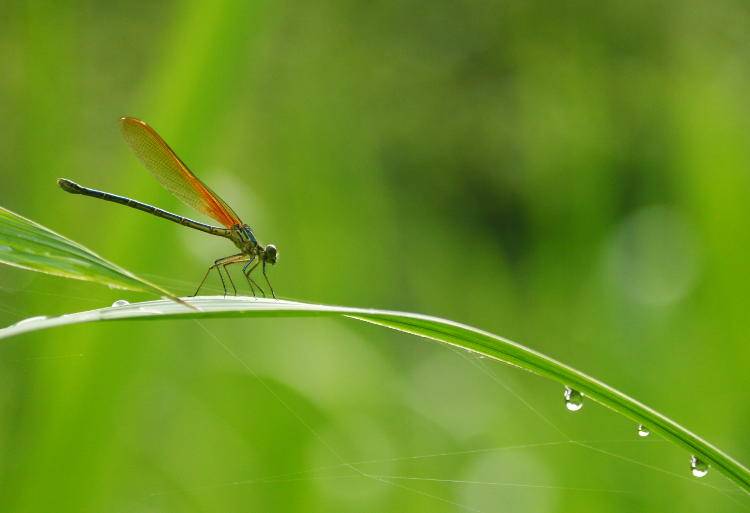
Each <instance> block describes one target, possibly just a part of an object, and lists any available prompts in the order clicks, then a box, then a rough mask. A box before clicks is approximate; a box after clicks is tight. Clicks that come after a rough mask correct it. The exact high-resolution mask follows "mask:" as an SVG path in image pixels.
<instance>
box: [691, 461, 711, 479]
mask: <svg viewBox="0 0 750 513" xmlns="http://www.w3.org/2000/svg"><path fill="white" fill-rule="evenodd" d="M690 472H692V473H693V475H694V476H695V477H703V476H705V475H706V474H708V463H706V462H704V461H702V460H701V459H700V458H698V456H690Z"/></svg>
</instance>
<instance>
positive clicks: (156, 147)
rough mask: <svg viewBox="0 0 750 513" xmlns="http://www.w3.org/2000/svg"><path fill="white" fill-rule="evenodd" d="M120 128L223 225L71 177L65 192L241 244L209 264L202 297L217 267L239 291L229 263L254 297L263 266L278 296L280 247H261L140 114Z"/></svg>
mask: <svg viewBox="0 0 750 513" xmlns="http://www.w3.org/2000/svg"><path fill="white" fill-rule="evenodd" d="M120 128H121V129H122V133H123V136H124V137H125V140H126V141H127V143H128V144H129V145H130V147H131V148H132V150H133V152H134V153H135V155H136V156H137V157H138V158H139V159H140V161H141V162H142V163H143V165H144V166H146V168H147V169H148V170H149V171H151V174H153V175H154V178H156V180H157V181H158V182H159V183H160V184H161V185H162V186H164V188H166V189H167V190H168V191H169V192H171V193H172V194H173V195H174V196H176V197H177V198H178V199H179V200H180V201H182V202H183V203H184V204H185V205H188V206H189V207H192V208H194V209H195V210H197V211H198V212H202V213H204V214H206V215H207V216H209V217H210V218H212V219H214V220H215V221H217V222H219V223H221V224H222V225H223V226H224V227H223V228H220V227H218V226H211V225H209V224H204V223H200V222H198V221H193V220H192V219H188V218H187V217H183V216H178V215H177V214H173V213H171V212H167V211H166V210H162V209H160V208H157V207H154V206H151V205H147V204H146V203H141V202H140V201H136V200H134V199H130V198H125V197H123V196H117V195H116V194H110V193H109V192H103V191H97V190H95V189H89V188H87V187H83V186H81V185H78V184H77V183H75V182H73V181H71V180H68V179H66V178H58V179H57V184H58V185H59V186H60V187H61V188H62V189H63V190H64V191H66V192H69V193H71V194H83V195H84V196H91V197H92V198H99V199H103V200H106V201H112V202H114V203H119V204H121V205H125V206H128V207H131V208H135V209H138V210H142V211H143V212H148V213H149V214H153V215H155V216H158V217H161V218H162V219H168V220H170V221H172V222H174V223H178V224H181V225H183V226H187V227H189V228H193V229H195V230H200V231H202V232H206V233H210V234H211V235H218V236H220V237H226V238H227V239H229V240H231V241H232V242H233V243H234V244H235V246H237V248H239V250H240V252H239V253H237V254H235V255H230V256H227V257H224V258H219V259H217V260H215V261H214V263H213V265H211V266H209V268H208V270H207V271H206V274H205V276H203V279H202V280H201V282H200V285H198V289H197V290H196V291H195V294H193V295H194V296H197V295H198V292H200V289H201V287H203V284H204V283H205V282H206V278H208V275H209V274H210V273H211V270H212V269H216V272H217V273H219V277H220V278H221V284H222V286H223V287H224V295H226V292H227V288H226V283H225V282H224V276H223V275H222V273H221V270H222V269H223V270H224V272H225V273H226V275H227V279H228V280H229V283H230V284H231V286H232V290H233V291H234V293H235V294H237V289H236V287H235V286H234V282H233V281H232V277H231V275H230V274H229V271H228V270H227V266H229V265H237V264H243V265H242V274H243V275H244V276H245V278H246V279H247V283H248V285H249V286H250V290H251V292H252V293H253V295H255V288H256V287H257V289H258V290H259V291H260V293H261V294H263V296H265V295H266V294H265V292H264V291H263V288H262V287H261V286H260V285H258V283H257V282H256V281H255V280H254V279H253V277H252V273H253V271H254V270H255V269H256V268H257V267H258V266H259V265H260V266H261V270H262V272H263V277H264V278H265V280H266V283H267V284H268V288H269V290H270V291H271V296H273V298H274V299H275V298H276V294H275V293H274V290H273V287H272V286H271V281H270V280H269V279H268V274H266V265H267V264H270V265H273V264H275V263H276V261H277V260H278V257H279V253H278V251H277V249H276V246H274V245H273V244H268V245H266V246H262V245H261V244H260V243H259V242H258V239H256V238H255V235H254V234H253V230H252V229H251V228H250V227H249V226H248V225H246V224H245V223H243V222H242V221H241V220H240V218H239V216H237V214H235V212H234V210H232V209H231V208H230V207H229V205H227V204H226V203H225V202H224V200H222V199H221V198H220V197H219V196H218V195H217V194H216V193H215V192H213V191H212V190H211V189H210V188H209V187H208V186H207V185H206V184H204V183H203V182H202V181H200V180H199V179H198V177H196V176H195V175H194V174H193V173H192V172H191V171H190V170H189V169H188V167H187V166H186V165H185V164H184V163H183V162H182V160H180V158H179V157H178V156H177V155H176V154H175V152H174V151H172V149H171V148H170V147H169V146H168V145H167V143H166V142H164V139H162V138H161V137H160V136H159V134H157V133H156V131H154V129H153V128H151V127H150V126H148V125H147V124H146V123H144V122H143V121H141V120H139V119H135V118H121V119H120Z"/></svg>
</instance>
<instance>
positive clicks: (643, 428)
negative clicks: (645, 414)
mask: <svg viewBox="0 0 750 513" xmlns="http://www.w3.org/2000/svg"><path fill="white" fill-rule="evenodd" d="M650 434H651V431H650V430H649V429H648V428H647V427H646V426H644V425H643V424H638V436H640V437H641V438H645V437H647V436H648V435H650Z"/></svg>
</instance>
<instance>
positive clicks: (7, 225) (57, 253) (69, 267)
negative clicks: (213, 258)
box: [0, 207, 176, 299]
mask: <svg viewBox="0 0 750 513" xmlns="http://www.w3.org/2000/svg"><path fill="white" fill-rule="evenodd" d="M0 262H2V263H5V264H8V265H12V266H15V267H20V268H22V269H28V270H31V271H37V272H41V273H46V274H53V275H55V276H63V277H65V278H75V279H77V280H86V281H95V282H99V283H102V284H104V285H108V286H110V287H114V288H119V289H127V290H135V291H140V292H150V293H153V294H157V295H159V296H166V297H169V298H172V299H176V298H175V296H174V294H172V293H171V292H169V291H167V290H165V289H163V288H161V287H159V286H158V285H154V284H153V283H150V282H148V281H146V280H143V279H141V278H139V277H137V276H135V275H134V274H133V273H131V272H129V271H126V270H125V269H123V268H122V267H119V266H117V265H115V264H113V263H112V262H108V261H107V260H105V259H103V258H102V257H100V256H99V255H97V254H96V253H94V252H92V251H91V250H89V249H87V248H85V247H84V246H81V245H80V244H77V243H75V242H73V241H72V240H70V239H68V238H66V237H63V236H62V235H60V234H58V233H55V232H53V231H52V230H50V229H48V228H46V227H44V226H42V225H40V224H37V223H35V222H34V221H31V220H29V219H26V218H25V217H23V216H20V215H18V214H16V213H15V212H11V211H10V210H7V209H5V208H3V207H0Z"/></svg>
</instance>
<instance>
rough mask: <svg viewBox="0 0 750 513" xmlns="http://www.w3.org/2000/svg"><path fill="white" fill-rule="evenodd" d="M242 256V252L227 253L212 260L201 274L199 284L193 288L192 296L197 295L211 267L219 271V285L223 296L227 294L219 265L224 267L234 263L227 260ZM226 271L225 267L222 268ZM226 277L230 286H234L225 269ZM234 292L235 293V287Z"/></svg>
mask: <svg viewBox="0 0 750 513" xmlns="http://www.w3.org/2000/svg"><path fill="white" fill-rule="evenodd" d="M241 256H243V254H242V253H237V254H236V255H229V256H226V257H223V258H217V259H216V260H214V263H213V264H212V265H210V266H208V269H207V270H206V274H205V275H204V276H203V279H202V280H201V282H200V285H198V288H197V289H196V290H195V294H193V297H195V296H197V295H198V292H200V290H201V289H202V288H203V284H204V283H206V279H207V278H208V275H209V274H210V273H211V270H212V269H216V272H217V273H219V278H220V279H221V287H222V288H223V289H224V296H225V297H226V295H227V286H226V283H225V282H224V276H223V275H222V274H221V269H220V267H226V265H228V264H231V263H234V262H228V260H233V259H236V258H237V257H241ZM224 270H225V271H226V268H225V269H224ZM227 277H228V278H229V281H230V283H231V284H232V288H235V287H234V282H232V277H231V276H229V271H227ZM234 293H235V294H237V289H236V288H235V292H234Z"/></svg>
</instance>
